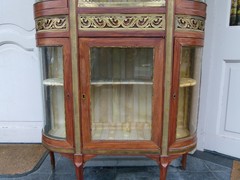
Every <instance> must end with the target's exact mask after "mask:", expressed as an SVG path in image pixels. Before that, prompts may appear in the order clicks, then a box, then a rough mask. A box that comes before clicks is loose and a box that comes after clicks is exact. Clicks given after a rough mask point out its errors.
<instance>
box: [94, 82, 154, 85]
mask: <svg viewBox="0 0 240 180" xmlns="http://www.w3.org/2000/svg"><path fill="white" fill-rule="evenodd" d="M152 84H153V83H152V82H150V81H92V82H91V85H95V86H101V85H152Z"/></svg>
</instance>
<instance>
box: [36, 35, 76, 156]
mask: <svg viewBox="0 0 240 180" xmlns="http://www.w3.org/2000/svg"><path fill="white" fill-rule="evenodd" d="M37 43H38V45H39V47H44V46H56V47H58V46H60V47H62V48H63V67H68V68H64V72H63V73H64V77H63V78H64V101H65V105H64V107H65V119H68V120H67V121H66V139H54V138H52V137H49V136H47V135H45V134H43V137H42V140H43V143H44V144H46V146H48V148H49V149H52V150H53V151H56V150H57V151H60V152H61V151H64V150H63V149H66V150H67V152H71V153H72V152H74V150H73V146H74V140H73V112H72V110H73V98H72V97H73V95H72V75H71V71H72V70H71V54H70V48H69V47H70V46H69V40H68V39H64V38H48V39H38V42H37ZM64 152H65V151H64Z"/></svg>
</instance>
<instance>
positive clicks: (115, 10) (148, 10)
mask: <svg viewBox="0 0 240 180" xmlns="http://www.w3.org/2000/svg"><path fill="white" fill-rule="evenodd" d="M119 13H121V14H165V13H166V10H165V8H164V7H137V8H135V7H124V8H122V7H98V8H78V14H119Z"/></svg>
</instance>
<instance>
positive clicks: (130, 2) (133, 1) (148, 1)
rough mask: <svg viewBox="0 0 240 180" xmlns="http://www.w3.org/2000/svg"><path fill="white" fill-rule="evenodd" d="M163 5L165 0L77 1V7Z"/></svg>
mask: <svg viewBox="0 0 240 180" xmlns="http://www.w3.org/2000/svg"><path fill="white" fill-rule="evenodd" d="M165 3H166V0H124V1H122V0H78V7H149V6H150V7H151V6H165Z"/></svg>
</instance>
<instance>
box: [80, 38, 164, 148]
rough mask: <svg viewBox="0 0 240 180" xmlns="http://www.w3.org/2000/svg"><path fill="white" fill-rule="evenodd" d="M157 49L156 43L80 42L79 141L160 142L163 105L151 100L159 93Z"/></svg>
mask: <svg viewBox="0 0 240 180" xmlns="http://www.w3.org/2000/svg"><path fill="white" fill-rule="evenodd" d="M160 45H161V41H160V40H159V39H158V40H147V39H132V40H127V39H126V40H123V39H110V38H109V39H104V40H102V41H101V40H99V39H94V40H92V41H91V40H88V39H82V40H80V46H81V47H80V49H81V50H80V53H82V54H80V56H84V57H82V58H81V57H80V66H81V67H80V69H81V70H82V69H85V70H84V72H83V71H81V70H80V71H81V72H82V73H83V74H81V75H80V76H81V81H82V80H83V81H82V96H81V97H82V107H83V108H84V111H82V112H83V113H82V116H85V118H84V119H83V121H82V124H83V127H84V128H83V133H84V131H85V132H86V133H84V134H88V137H87V138H85V141H84V140H83V142H85V143H86V144H88V143H90V144H91V143H93V144H95V145H96V146H97V144H98V142H100V141H101V146H103V144H104V143H103V141H104V142H105V145H106V146H107V144H108V143H109V142H111V143H113V142H115V143H116V144H121V142H122V141H127V142H128V143H129V144H132V142H131V141H135V142H136V141H145V142H151V141H152V145H153V144H155V146H156V145H158V144H159V143H160V142H159V137H160V134H159V133H160V129H161V116H160V114H161V113H160V112H161V103H160V101H158V102H156V101H154V98H157V97H158V98H159V96H160V97H161V95H159V94H161V93H162V91H161V89H162V85H160V84H159V83H161V82H160V81H161V80H162V79H161V78H162V72H163V71H159V70H161V69H162V68H163V63H162V64H161V61H162V58H160V57H161V55H160V54H161V53H162V54H163V50H162V51H160ZM155 65H157V66H155ZM157 72H158V73H159V74H158V75H157ZM155 83H158V84H157V85H155ZM159 86H160V88H159V89H158V88H157V87H159ZM157 104H158V108H159V109H158V110H156V109H154V106H156V105H157ZM82 110H83V109H82ZM85 112H88V113H87V114H88V115H87V117H86V115H84V114H85ZM154 124H155V125H157V126H158V127H155V126H154ZM155 134H156V135H157V136H159V137H154V136H155ZM154 140H155V142H154Z"/></svg>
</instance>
